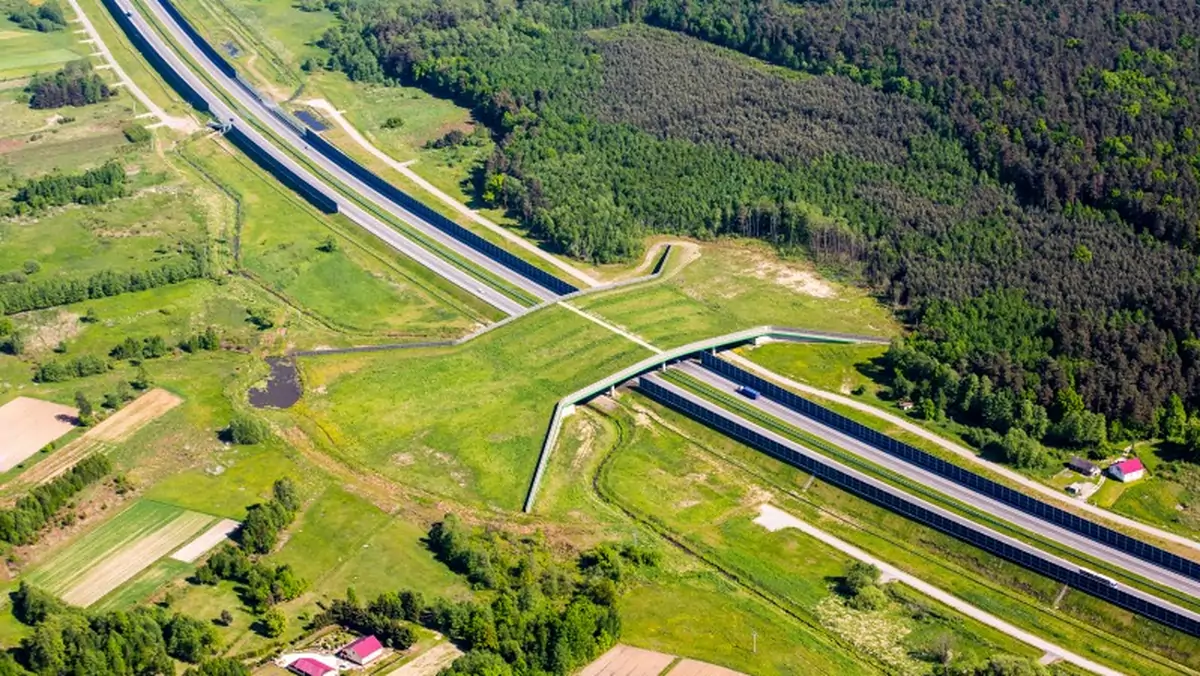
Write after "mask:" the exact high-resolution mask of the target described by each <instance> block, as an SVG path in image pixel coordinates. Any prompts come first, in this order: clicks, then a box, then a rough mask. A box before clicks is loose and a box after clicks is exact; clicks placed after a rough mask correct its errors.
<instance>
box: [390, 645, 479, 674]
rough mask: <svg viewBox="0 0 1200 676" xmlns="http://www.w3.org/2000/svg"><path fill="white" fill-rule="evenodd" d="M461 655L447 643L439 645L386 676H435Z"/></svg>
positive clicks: (460, 652)
mask: <svg viewBox="0 0 1200 676" xmlns="http://www.w3.org/2000/svg"><path fill="white" fill-rule="evenodd" d="M462 654H463V653H462V651H461V650H459V649H458V648H456V647H455V646H454V644H453V643H451V642H449V641H446V642H445V643H439V644H437V645H435V646H433V647H432V648H430V649H429V650H426V651H425V652H423V653H421V654H420V655H418V656H417V658H416V659H414V660H413V661H411V662H409V663H408V664H405V665H404V666H402V667H400V668H399V669H396V670H395V671H392V672H390V673H388V675H387V676H436V675H437V673H438V672H440V671H441V670H442V669H445V668H446V667H448V666H450V664H451V663H452V662H454V660H456V659H458V658H459V657H460V656H462Z"/></svg>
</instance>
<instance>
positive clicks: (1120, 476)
mask: <svg viewBox="0 0 1200 676" xmlns="http://www.w3.org/2000/svg"><path fill="white" fill-rule="evenodd" d="M1108 473H1109V475H1110V476H1112V478H1114V479H1116V480H1117V481H1125V482H1128V481H1137V480H1138V479H1141V478H1142V477H1143V476H1145V475H1146V466H1145V465H1143V464H1142V461H1141V460H1139V459H1137V458H1129V459H1128V460H1122V461H1121V462H1114V463H1113V464H1111V465H1109V466H1108Z"/></svg>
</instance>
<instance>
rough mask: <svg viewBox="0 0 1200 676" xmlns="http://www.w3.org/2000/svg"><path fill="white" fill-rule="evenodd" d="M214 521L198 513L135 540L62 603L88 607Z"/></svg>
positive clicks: (97, 566)
mask: <svg viewBox="0 0 1200 676" xmlns="http://www.w3.org/2000/svg"><path fill="white" fill-rule="evenodd" d="M211 522H212V517H211V516H209V515H207V514H200V513H197V512H185V513H183V514H180V515H179V517H178V518H176V519H175V520H173V521H171V522H170V523H168V524H166V525H165V526H163V527H162V528H160V529H158V530H157V531H155V532H153V533H151V534H150V535H147V536H145V537H143V538H140V539H138V540H134V541H133V542H131V543H129V545H127V546H125V547H123V548H122V549H121V550H120V551H118V552H116V553H115V554H112V555H110V556H107V557H105V558H103V559H100V560H99V561H96V562H95V563H94V564H93V565H92V566H91V567H89V568H88V569H86V570H85V571H82V575H81V576H80V577H79V578H78V580H77V581H76V582H75V583H74V584H73V585H71V587H70V588H69V589H67V591H65V592H63V594H62V600H64V601H66V602H67V603H70V604H72V605H76V606H82V607H85V608H86V607H87V606H90V605H91V604H93V603H95V602H96V601H99V600H100V599H101V598H103V597H104V596H105V595H106V594H108V593H109V592H110V591H112V590H114V589H116V588H117V587H119V586H121V585H122V584H123V583H125V582H126V581H128V580H130V579H131V578H133V576H135V575H137V574H138V573H140V572H142V571H143V570H145V569H146V568H149V567H150V565H151V564H153V563H154V562H155V561H157V560H159V559H161V558H162V557H164V556H166V555H167V553H168V552H170V551H171V550H173V549H175V548H176V547H178V546H180V545H182V544H183V543H185V542H187V541H188V540H191V539H192V538H193V537H195V536H196V534H197V533H199V532H200V531H202V530H203V529H204V528H205V527H207V526H208V524H209V523H211Z"/></svg>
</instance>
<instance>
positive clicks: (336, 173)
mask: <svg viewBox="0 0 1200 676" xmlns="http://www.w3.org/2000/svg"><path fill="white" fill-rule="evenodd" d="M144 2H145V5H146V7H147V8H149V10H150V12H151V13H153V14H154V17H155V19H156V20H157V22H158V25H159V26H161V27H162V28H164V29H165V30H166V31H167V33H168V34H169V35H170V36H171V39H172V40H173V41H174V43H175V44H176V45H178V46H180V47H182V48H183V49H184V50H186V51H187V53H188V56H190V57H191V58H192V60H193V61H194V62H195V63H197V64H200V66H201V67H202V68H204V69H205V72H206V74H207V75H208V77H209V78H211V79H212V80H213V81H215V82H217V83H218V84H219V86H220V87H221V89H222V91H223V93H224V94H225V95H226V96H228V97H229V98H230V99H233V100H234V101H236V102H237V104H238V105H239V106H240V107H241V109H242V110H244V111H246V113H247V114H249V115H251V116H253V117H254V120H255V122H256V123H257V124H259V125H260V126H262V127H263V128H266V129H269V130H270V131H271V133H272V134H274V136H275V137H276V138H278V139H281V140H282V141H283V142H284V143H286V144H288V145H289V146H291V148H292V150H293V151H295V152H296V153H298V154H300V155H303V156H304V157H305V158H306V159H307V160H308V161H309V162H312V163H313V164H315V165H317V166H319V167H320V168H321V170H323V171H324V172H326V173H327V174H328V175H330V176H333V177H334V178H335V179H337V180H338V181H340V182H341V183H342V185H345V186H346V187H348V188H350V189H351V190H353V191H354V192H355V193H357V194H358V195H360V196H362V197H363V198H364V199H366V200H368V201H370V202H372V203H373V204H374V205H375V206H376V207H378V208H379V209H381V210H383V211H385V212H387V213H389V214H391V215H392V216H393V217H395V218H397V219H400V220H402V221H404V222H405V223H407V224H408V225H409V226H411V227H412V228H413V229H415V230H417V231H419V232H420V233H421V234H423V235H424V236H425V237H427V238H429V239H431V240H433V241H435V242H437V243H438V244H439V245H441V246H442V247H444V248H446V249H447V250H450V251H453V252H454V253H456V254H457V255H458V256H460V257H462V258H463V259H464V260H467V261H469V262H470V263H471V264H473V265H476V266H478V267H479V268H480V269H484V270H487V271H488V272H490V273H492V274H493V275H495V276H496V277H498V278H500V279H503V280H504V281H506V282H508V283H509V284H511V285H513V286H515V287H517V288H519V289H521V290H523V291H525V292H526V293H528V294H530V295H532V296H534V297H536V298H538V299H539V300H541V301H548V300H551V299H554V298H557V297H558V294H556V293H554V292H553V291H551V290H549V289H547V288H545V287H543V286H541V285H540V284H538V283H536V282H534V281H533V280H531V279H529V278H527V277H525V276H524V275H521V274H519V273H517V272H516V271H514V270H512V269H510V268H508V267H506V266H504V265H501V264H500V263H499V262H497V261H495V260H493V259H491V258H489V257H488V256H486V255H484V254H482V253H480V252H479V251H476V250H475V249H472V248H471V247H470V246H468V245H466V244H464V243H463V242H460V241H459V240H457V239H455V238H454V237H451V236H450V235H448V234H446V233H444V232H442V231H441V230H439V229H438V228H436V227H434V226H433V225H431V224H430V223H428V222H426V221H425V220H424V219H422V218H420V217H418V216H417V215H416V214H413V213H412V212H410V211H407V210H405V209H404V208H402V207H400V206H399V205H397V204H396V203H395V202H393V201H392V200H391V199H389V198H388V197H387V196H385V195H383V194H382V193H380V192H378V191H376V190H375V189H374V188H372V187H371V186H370V185H368V184H366V183H364V182H363V181H361V180H359V179H358V178H357V177H355V176H353V175H352V174H350V173H349V172H348V171H346V170H345V169H343V168H342V167H341V166H339V165H338V164H337V163H336V162H333V161H332V160H330V159H329V158H328V157H325V156H324V155H322V154H321V153H319V152H317V151H316V150H314V149H313V148H312V147H310V146H309V144H308V143H307V142H306V141H305V140H304V137H303V135H302V134H301V132H299V131H298V130H297V129H296V128H295V127H293V126H291V125H289V124H287V123H285V122H284V121H282V120H280V119H279V118H278V117H277V116H276V113H277V112H278V111H277V110H273V109H272V104H268V103H266V102H264V101H263V100H262V99H260V98H258V96H256V95H254V94H252V93H251V92H250V91H248V90H247V88H246V87H245V86H243V85H242V83H241V82H239V81H238V80H236V79H234V78H231V77H229V75H227V74H226V73H225V71H224V70H223V69H221V68H220V67H219V65H218V64H216V63H214V62H213V61H211V60H210V59H209V58H208V55H207V53H206V52H205V51H204V50H203V49H201V48H200V46H199V45H197V44H196V43H195V42H194V41H193V40H192V39H191V37H189V35H188V34H187V32H185V31H184V30H183V29H182V28H181V27H180V26H179V24H178V23H176V22H175V21H174V19H173V18H172V17H171V15H170V13H168V12H167V10H166V9H164V8H163V5H162V2H161V1H160V0H144Z"/></svg>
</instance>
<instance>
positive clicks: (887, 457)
mask: <svg viewBox="0 0 1200 676" xmlns="http://www.w3.org/2000/svg"><path fill="white" fill-rule="evenodd" d="M679 370H680V371H682V372H684V373H687V374H688V375H689V376H692V377H693V378H695V379H697V380H699V381H701V382H703V383H705V384H706V385H709V386H711V387H713V388H715V389H718V390H720V391H722V392H726V393H729V394H733V395H735V396H739V397H740V395H737V390H738V387H739V385H738V384H737V383H735V382H733V381H732V380H729V379H727V378H725V377H723V376H721V375H719V374H717V373H714V372H713V371H710V370H708V369H706V368H704V367H703V366H701V365H699V364H697V363H695V362H690V361H689V362H683V363H681V364H679ZM741 399H742V401H743V403H745V404H747V405H749V406H753V407H754V408H757V409H758V410H760V411H762V412H763V413H766V414H767V415H770V416H772V417H774V418H778V419H779V420H781V421H783V422H785V423H787V424H789V425H791V426H793V427H795V428H797V429H800V430H803V431H805V432H808V433H809V434H812V435H813V436H816V437H820V438H821V439H824V440H825V441H828V442H829V443H830V444H832V445H834V446H837V447H838V448H840V449H842V450H845V451H848V452H850V453H853V454H854V455H856V456H858V457H860V458H862V459H863V460H866V461H868V462H870V463H872V464H874V465H877V466H880V467H883V468H885V469H888V470H890V471H892V472H894V473H896V474H899V475H901V476H903V477H905V478H906V479H908V480H910V481H912V482H914V483H917V484H920V485H922V486H926V487H928V488H931V489H933V490H935V491H937V492H938V493H941V494H942V495H945V496H947V497H950V498H953V499H955V500H957V501H959V502H961V503H963V504H966V505H970V506H972V507H975V508H976V509H979V510H980V511H983V512H985V513H987V514H989V515H991V516H994V517H996V518H998V519H1001V520H1003V521H1005V522H1007V523H1010V524H1013V525H1014V526H1017V527H1019V528H1022V529H1024V530H1026V531H1029V532H1031V533H1037V534H1038V535H1041V536H1042V537H1045V538H1047V539H1048V540H1050V541H1051V542H1056V543H1059V544H1061V545H1063V546H1065V547H1068V548H1070V549H1074V550H1076V551H1078V552H1081V553H1084V554H1087V555H1089V556H1092V557H1094V558H1096V559H1099V560H1101V561H1105V562H1107V563H1109V564H1111V565H1114V566H1118V567H1120V568H1123V569H1125V570H1127V571H1129V572H1130V573H1133V574H1135V575H1138V576H1140V577H1143V578H1145V579H1147V580H1153V581H1154V582H1157V583H1158V584H1161V585H1163V586H1164V587H1167V588H1169V589H1174V590H1176V591H1179V592H1182V593H1185V594H1188V595H1190V596H1192V597H1195V598H1200V581H1197V580H1193V579H1191V578H1189V577H1186V576H1183V575H1180V574H1178V573H1175V572H1173V571H1169V570H1167V569H1165V568H1161V567H1159V566H1156V565H1154V564H1153V563H1150V562H1149V561H1145V560H1143V559H1140V558H1137V557H1135V556H1133V555H1131V554H1127V553H1125V552H1122V551H1119V550H1117V549H1113V548H1111V547H1108V546H1107V545H1105V544H1103V543H1100V542H1097V541H1095V540H1092V539H1090V538H1087V537H1085V536H1083V535H1081V534H1079V533H1076V532H1074V531H1071V530H1068V529H1066V528H1062V527H1059V526H1056V525H1054V524H1051V523H1048V522H1046V521H1043V520H1042V519H1039V518H1038V517H1036V516H1033V515H1032V514H1028V513H1026V512H1023V511H1021V510H1019V509H1017V508H1015V507H1012V506H1010V505H1007V504H1005V503H1002V502H1000V501H998V500H994V499H992V498H990V497H988V496H985V495H981V494H979V493H977V492H975V491H973V490H971V489H969V488H967V487H965V486H962V485H960V484H958V483H955V482H953V481H951V480H949V479H946V478H944V477H941V476H938V475H937V474H934V473H933V472H930V471H928V470H925V469H923V468H921V467H918V466H916V465H913V464H911V463H908V462H906V461H904V460H903V459H901V458H898V457H896V456H894V455H891V454H889V453H885V452H884V451H882V450H880V449H878V448H875V447H874V446H871V445H869V444H866V443H863V442H861V441H859V440H857V439H855V438H853V437H851V436H848V435H846V434H843V433H842V432H839V431H837V430H835V429H833V428H831V427H828V426H826V425H824V424H822V423H819V422H817V421H816V420H813V419H812V418H809V417H807V416H804V415H801V414H800V413H797V412H796V411H793V410H792V409H790V408H787V407H786V406H783V405H782V404H778V403H776V402H774V401H771V400H770V399H767V398H766V397H759V398H758V399H748V398H746V397H741ZM1098 572H1100V571H1098Z"/></svg>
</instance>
